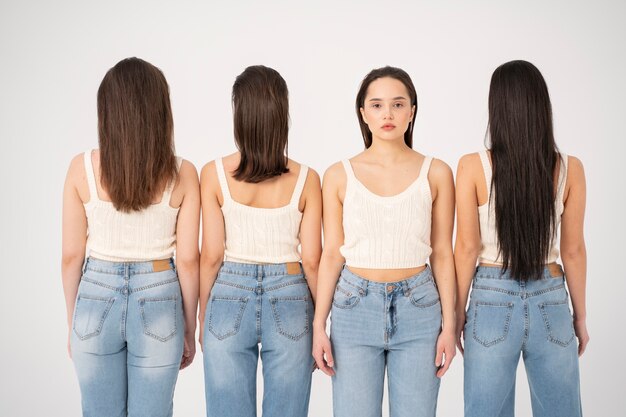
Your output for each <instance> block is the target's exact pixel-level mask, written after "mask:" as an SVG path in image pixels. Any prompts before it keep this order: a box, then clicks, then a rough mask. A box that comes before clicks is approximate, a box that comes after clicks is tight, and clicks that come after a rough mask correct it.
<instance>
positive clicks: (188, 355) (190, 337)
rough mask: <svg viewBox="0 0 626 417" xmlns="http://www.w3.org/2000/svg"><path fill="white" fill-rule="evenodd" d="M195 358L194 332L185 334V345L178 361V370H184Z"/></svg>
mask: <svg viewBox="0 0 626 417" xmlns="http://www.w3.org/2000/svg"><path fill="white" fill-rule="evenodd" d="M194 356H196V332H195V329H194V331H193V332H185V345H184V347H183V358H182V359H181V361H180V369H185V368H186V367H188V366H189V365H191V362H193V358H194Z"/></svg>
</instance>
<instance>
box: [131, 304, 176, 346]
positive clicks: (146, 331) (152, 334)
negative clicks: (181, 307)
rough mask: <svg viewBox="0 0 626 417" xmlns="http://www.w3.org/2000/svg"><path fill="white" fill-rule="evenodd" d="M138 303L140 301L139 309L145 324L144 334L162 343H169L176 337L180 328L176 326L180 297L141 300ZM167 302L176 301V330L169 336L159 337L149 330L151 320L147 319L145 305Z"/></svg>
mask: <svg viewBox="0 0 626 417" xmlns="http://www.w3.org/2000/svg"><path fill="white" fill-rule="evenodd" d="M138 301H139V308H140V310H141V321H142V322H143V332H144V333H145V334H146V335H148V336H151V337H153V338H155V339H156V340H158V341H160V342H167V341H168V340H170V339H171V338H172V337H174V335H175V334H176V332H177V331H178V326H177V325H176V317H177V316H178V311H177V310H178V309H177V308H176V307H177V306H178V297H177V296H175V295H174V296H171V297H160V298H140V299H139V300H138ZM165 301H174V329H173V330H172V332H171V333H170V334H168V335H167V336H161V335H158V334H156V333H153V332H151V331H150V328H149V327H150V323H149V320H148V319H147V318H146V313H145V310H144V305H145V303H146V302H148V303H151V302H157V303H158V302H165Z"/></svg>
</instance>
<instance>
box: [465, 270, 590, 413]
mask: <svg viewBox="0 0 626 417" xmlns="http://www.w3.org/2000/svg"><path fill="white" fill-rule="evenodd" d="M556 275H560V276H557V277H552V276H551V274H550V271H549V270H548V268H545V270H544V272H543V275H542V276H541V277H540V278H539V279H536V280H529V281H520V280H516V279H513V278H512V277H511V275H510V274H509V272H506V273H504V274H503V273H502V269H500V268H498V267H483V266H480V267H478V268H477V270H476V275H475V277H474V282H473V287H472V293H471V297H470V304H469V308H468V310H467V321H466V324H465V355H464V368H465V417H512V416H513V415H514V411H515V373H516V370H517V364H518V363H519V359H520V354H521V356H522V357H523V358H524V365H525V367H526V374H527V375H528V383H529V385H530V393H531V401H532V409H533V416H534V417H579V416H581V415H582V411H581V404H580V384H579V374H578V347H577V342H576V337H575V336H574V327H573V321H572V315H571V313H570V310H569V304H568V295H567V291H566V289H565V282H564V278H563V275H562V273H560V274H559V273H557V274H556Z"/></svg>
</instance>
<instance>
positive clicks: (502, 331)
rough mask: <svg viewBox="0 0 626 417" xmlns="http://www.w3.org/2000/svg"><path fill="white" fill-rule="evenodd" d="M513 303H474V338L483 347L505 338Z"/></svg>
mask: <svg viewBox="0 0 626 417" xmlns="http://www.w3.org/2000/svg"><path fill="white" fill-rule="evenodd" d="M512 311H513V303H488V302H482V301H477V302H475V303H474V331H473V333H474V339H475V340H476V341H477V342H478V343H480V344H481V345H483V346H485V347H489V346H493V345H495V344H497V343H499V342H502V341H503V340H504V339H506V336H507V334H508V333H509V324H510V322H511V312H512Z"/></svg>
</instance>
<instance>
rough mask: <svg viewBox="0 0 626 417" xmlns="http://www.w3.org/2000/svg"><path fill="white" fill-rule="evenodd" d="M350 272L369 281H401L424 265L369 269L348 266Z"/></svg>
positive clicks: (422, 268)
mask: <svg viewBox="0 0 626 417" xmlns="http://www.w3.org/2000/svg"><path fill="white" fill-rule="evenodd" d="M348 269H349V270H350V272H352V273H353V274H355V275H358V276H360V277H361V278H365V279H367V280H369V281H375V282H396V281H402V280H404V279H407V278H409V277H412V276H413V275H416V274H419V273H420V272H422V271H423V270H424V269H426V265H422V266H418V267H415V268H399V269H371V268H355V267H353V266H348Z"/></svg>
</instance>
